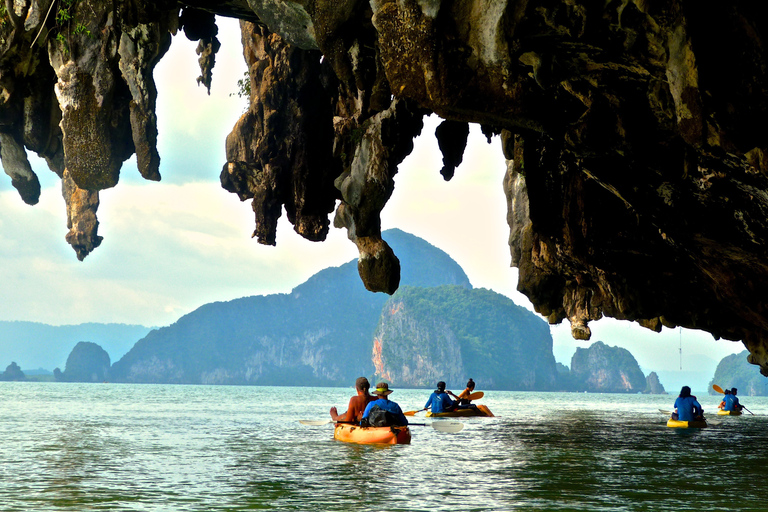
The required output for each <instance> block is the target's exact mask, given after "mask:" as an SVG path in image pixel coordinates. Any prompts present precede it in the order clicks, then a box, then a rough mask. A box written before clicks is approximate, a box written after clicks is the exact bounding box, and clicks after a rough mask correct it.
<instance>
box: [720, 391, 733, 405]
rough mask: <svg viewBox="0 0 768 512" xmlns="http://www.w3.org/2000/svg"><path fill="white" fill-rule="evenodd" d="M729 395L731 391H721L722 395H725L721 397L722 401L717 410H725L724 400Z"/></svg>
mask: <svg viewBox="0 0 768 512" xmlns="http://www.w3.org/2000/svg"><path fill="white" fill-rule="evenodd" d="M730 394H731V390H730V389H726V390H725V391H723V395H725V396H724V397H723V399H722V401H721V402H720V405H718V406H717V408H718V409H725V398H726V397H727V396H728V395H730Z"/></svg>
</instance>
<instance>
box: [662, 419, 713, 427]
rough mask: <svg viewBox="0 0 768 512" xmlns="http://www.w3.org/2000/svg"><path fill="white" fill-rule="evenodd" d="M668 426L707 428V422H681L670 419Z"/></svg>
mask: <svg viewBox="0 0 768 512" xmlns="http://www.w3.org/2000/svg"><path fill="white" fill-rule="evenodd" d="M667 426H668V427H670V428H706V426H707V420H695V421H680V420H673V419H672V418H670V419H668V420H667Z"/></svg>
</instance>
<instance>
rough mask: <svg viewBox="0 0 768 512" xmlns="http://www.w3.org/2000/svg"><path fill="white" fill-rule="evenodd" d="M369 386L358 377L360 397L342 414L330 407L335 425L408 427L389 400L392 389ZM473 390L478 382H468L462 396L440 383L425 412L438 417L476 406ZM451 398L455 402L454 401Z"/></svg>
mask: <svg viewBox="0 0 768 512" xmlns="http://www.w3.org/2000/svg"><path fill="white" fill-rule="evenodd" d="M370 387H371V384H370V383H369V382H368V379H366V378H365V377H358V378H357V380H356V381H355V390H356V391H357V394H356V395H355V396H353V397H352V398H350V399H349V406H348V407H347V411H346V412H344V413H343V414H339V413H338V411H337V409H336V407H331V419H332V420H333V421H336V422H345V423H352V422H354V423H360V424H361V425H362V426H391V425H407V424H408V419H407V418H406V417H405V414H403V411H402V409H400V406H399V405H398V404H397V403H396V402H393V401H392V400H390V399H389V398H388V397H389V395H390V394H391V393H392V391H393V390H391V389H389V385H388V384H387V383H386V382H379V383H378V384H376V388H375V389H374V390H373V391H370ZM474 389H475V381H473V380H472V379H469V382H467V387H466V389H465V390H464V391H462V392H461V393H459V395H454V394H453V393H451V392H450V391H446V389H445V382H443V381H440V382H438V383H437V389H436V390H435V391H434V392H432V394H431V395H429V399H428V400H427V403H426V404H425V405H424V409H423V410H427V409H430V408H431V409H432V413H433V414H436V413H441V412H449V411H454V410H456V409H457V408H461V407H473V405H472V404H470V395H471V394H472V391H473V390H474ZM449 395H450V396H449ZM451 396H452V397H454V398H455V400H453V399H451ZM409 414H411V413H409Z"/></svg>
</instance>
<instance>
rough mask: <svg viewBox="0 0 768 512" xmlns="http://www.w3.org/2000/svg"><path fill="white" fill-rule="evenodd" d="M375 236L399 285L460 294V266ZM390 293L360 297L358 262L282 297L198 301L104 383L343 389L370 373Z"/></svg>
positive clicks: (403, 238) (428, 250)
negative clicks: (393, 260)
mask: <svg viewBox="0 0 768 512" xmlns="http://www.w3.org/2000/svg"><path fill="white" fill-rule="evenodd" d="M384 238H385V239H386V240H387V242H388V243H389V244H390V245H391V246H392V248H393V249H394V250H395V252H396V253H397V254H398V256H399V257H400V259H401V268H402V275H401V282H402V284H403V285H414V286H429V287H431V286H436V285H444V284H452V285H457V286H459V287H464V288H469V287H470V286H471V285H470V283H469V279H468V278H467V276H466V274H465V273H464V271H463V270H462V269H461V267H460V266H459V265H458V264H457V263H456V262H455V261H453V260H452V259H451V258H450V257H449V256H448V255H447V254H445V253H444V252H442V251H440V250H439V249H437V248H435V247H433V246H432V245H430V244H429V243H427V242H425V241H424V240H422V239H420V238H418V237H415V236H413V235H410V234H408V233H405V232H403V231H400V230H389V231H386V232H385V233H384ZM388 299H389V296H387V295H384V294H380V293H376V294H375V293H371V292H369V291H367V290H366V289H365V288H364V286H363V285H362V283H361V282H360V279H359V277H358V274H357V261H356V260H353V261H350V262H348V263H346V264H344V265H342V266H340V267H333V268H328V269H325V270H322V271H320V272H318V273H317V274H315V275H314V276H312V277H311V278H310V279H309V280H307V281H306V282H305V283H303V284H302V285H300V286H297V287H296V288H295V289H294V290H293V291H292V292H291V293H290V294H276V295H268V296H256V297H245V298H241V299H236V300H232V301H229V302H216V303H212V304H206V305H204V306H202V307H200V308H198V309H197V310H195V311H193V312H192V313H190V314H188V315H185V316H183V317H182V318H180V319H179V320H178V321H177V322H176V323H174V324H173V325H170V326H168V327H164V328H162V329H158V330H155V331H152V332H150V333H149V334H148V335H147V336H146V337H145V338H144V339H142V340H140V341H139V342H138V343H136V345H135V346H134V347H133V349H131V350H130V352H128V354H126V355H125V356H124V357H123V358H122V359H121V360H119V361H117V362H116V363H114V364H113V366H112V370H111V372H110V378H111V380H113V381H125V382H170V383H202V384H268V385H348V384H349V382H351V381H354V379H355V378H356V377H358V376H360V375H372V373H373V364H372V363H371V343H372V336H373V332H374V330H375V329H376V325H377V323H378V320H379V315H380V312H381V309H382V307H383V305H384V303H385V302H386V301H387V300H388Z"/></svg>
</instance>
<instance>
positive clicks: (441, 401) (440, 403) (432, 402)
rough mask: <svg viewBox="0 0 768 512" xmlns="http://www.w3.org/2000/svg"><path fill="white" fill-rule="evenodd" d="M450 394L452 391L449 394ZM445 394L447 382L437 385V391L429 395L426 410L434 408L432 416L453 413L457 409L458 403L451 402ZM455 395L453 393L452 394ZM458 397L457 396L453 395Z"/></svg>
mask: <svg viewBox="0 0 768 512" xmlns="http://www.w3.org/2000/svg"><path fill="white" fill-rule="evenodd" d="M448 393H450V391H449V392H448ZM448 393H446V392H445V382H443V381H442V380H441V381H440V382H438V383H437V389H436V390H434V391H433V392H432V394H431V395H429V398H428V399H427V403H426V404H425V405H424V409H429V408H430V407H431V408H432V414H438V413H441V412H448V411H452V410H454V409H455V408H456V402H454V401H453V400H451V397H450V396H448ZM451 394H452V395H453V393H451ZM453 396H456V395H453Z"/></svg>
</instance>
